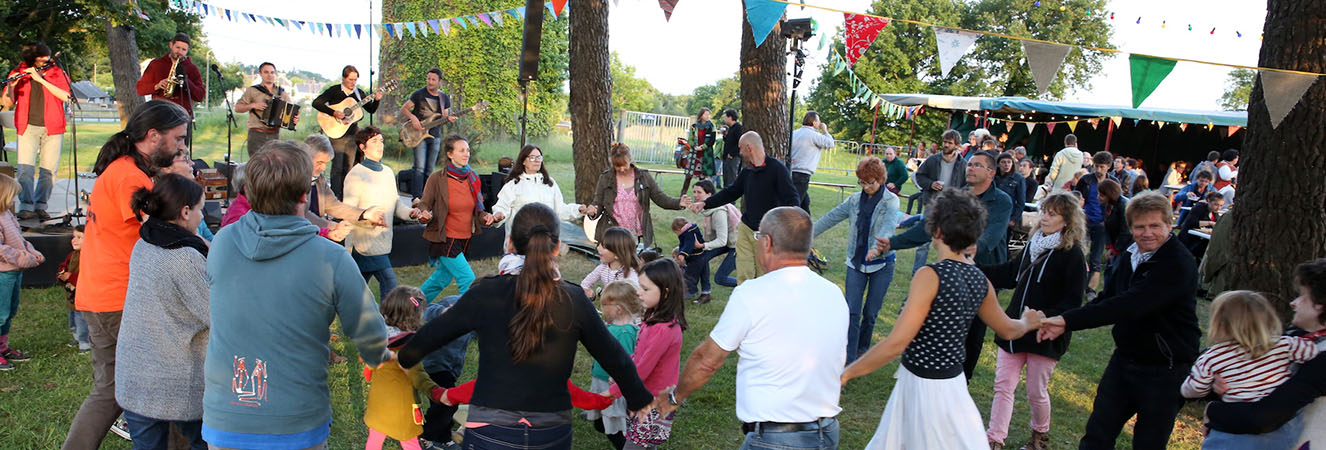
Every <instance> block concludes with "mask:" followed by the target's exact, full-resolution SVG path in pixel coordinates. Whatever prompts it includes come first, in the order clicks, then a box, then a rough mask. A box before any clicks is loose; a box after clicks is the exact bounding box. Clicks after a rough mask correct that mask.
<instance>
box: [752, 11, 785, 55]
mask: <svg viewBox="0 0 1326 450" xmlns="http://www.w3.org/2000/svg"><path fill="white" fill-rule="evenodd" d="M784 9H787V4H785V3H778V2H775V1H773V0H746V21H747V22H749V23H750V31H751V36H754V37H755V46H756V47H759V46H760V44H763V43H764V40H765V38H768V37H769V33H770V32H772V31H773V29H774V26H775V25H778V19H781V18H782V17H783V10H784Z"/></svg>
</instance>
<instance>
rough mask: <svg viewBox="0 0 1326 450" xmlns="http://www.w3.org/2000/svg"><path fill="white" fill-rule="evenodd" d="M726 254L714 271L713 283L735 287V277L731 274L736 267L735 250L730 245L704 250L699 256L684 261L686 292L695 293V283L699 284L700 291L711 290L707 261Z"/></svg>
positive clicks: (706, 291)
mask: <svg viewBox="0 0 1326 450" xmlns="http://www.w3.org/2000/svg"><path fill="white" fill-rule="evenodd" d="M723 254H726V255H727V257H725V258H723V262H721V263H719V264H718V271H717V272H714V283H718V285H719V286H727V287H737V279H736V278H735V277H733V276H732V272H733V271H734V270H736V269H737V251H736V249H734V248H731V247H722V248H716V249H713V250H705V251H704V253H701V254H700V255H699V256H695V257H692V258H691V259H690V260H689V261H687V262H686V293H687V294H688V295H694V294H696V292H695V289H696V285H697V284H699V288H700V292H703V293H706V294H707V293H709V292H710V291H712V290H713V285H711V284H709V261H710V260H711V259H713V258H715V257H718V256H719V255H723Z"/></svg>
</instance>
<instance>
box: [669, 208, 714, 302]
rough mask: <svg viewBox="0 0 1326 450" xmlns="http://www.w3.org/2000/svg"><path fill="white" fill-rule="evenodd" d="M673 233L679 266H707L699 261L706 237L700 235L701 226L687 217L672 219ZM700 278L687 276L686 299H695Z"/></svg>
mask: <svg viewBox="0 0 1326 450" xmlns="http://www.w3.org/2000/svg"><path fill="white" fill-rule="evenodd" d="M672 232H673V233H676V234H677V241H678V243H677V250H676V251H675V253H674V256H675V257H676V259H678V261H677V264H678V265H681V266H682V267H686V266H687V265H690V264H692V263H695V264H705V263H708V261H707V260H706V261H698V259H699V257H700V256H701V255H704V235H702V234H700V226H699V225H696V224H694V223H691V221H689V220H686V218H685V217H678V218H676V219H672ZM699 281H700V280H699V278H698V277H696V276H692V275H690V272H689V271H688V272H687V276H686V297H687V298H690V297H695V296H697V295H699V294H700V292H699V286H698V284H699Z"/></svg>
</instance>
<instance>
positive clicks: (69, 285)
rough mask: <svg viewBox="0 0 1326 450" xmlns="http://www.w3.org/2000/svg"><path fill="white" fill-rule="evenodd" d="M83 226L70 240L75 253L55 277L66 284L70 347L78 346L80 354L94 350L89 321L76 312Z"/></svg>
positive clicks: (70, 255) (75, 230)
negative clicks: (75, 300) (70, 336)
mask: <svg viewBox="0 0 1326 450" xmlns="http://www.w3.org/2000/svg"><path fill="white" fill-rule="evenodd" d="M83 229H84V228H83V225H79V226H76V227H74V233H73V236H72V237H71V238H70V240H69V246H70V247H71V248H73V251H71V252H69V256H66V257H65V258H64V262H62V263H60V268H59V272H57V273H56V275H55V277H56V278H59V279H60V281H63V282H64V291H65V294H66V295H65V297H66V298H65V300H67V301H68V303H67V304H66V305H65V306H66V307H68V308H69V331H70V332H73V333H74V341H73V342H70V343H69V346H70V347H74V346H77V347H78V352H79V353H87V352H89V351H91V350H92V341H90V340H88V335H87V321H86V320H83V313H81V312H78V311H76V310H74V290H75V289H77V288H78V261H79V254H80V253H82V251H83Z"/></svg>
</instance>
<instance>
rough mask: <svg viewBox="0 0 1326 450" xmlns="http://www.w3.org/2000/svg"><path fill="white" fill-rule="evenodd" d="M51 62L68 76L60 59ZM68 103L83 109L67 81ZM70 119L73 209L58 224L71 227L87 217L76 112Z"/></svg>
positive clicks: (74, 107) (77, 108) (76, 108)
mask: <svg viewBox="0 0 1326 450" xmlns="http://www.w3.org/2000/svg"><path fill="white" fill-rule="evenodd" d="M59 55H60V54H59V53H56V54H55V56H57V57H58V56H59ZM51 64H55V67H57V68H59V69H60V71H61V72H64V73H65V78H66V79H68V78H69V72H67V71H65V70H64V65H63V64H60V60H59V59H58V58H55V57H52V58H51ZM69 103H70V104H71V105H72V108H71V110H72V111H82V110H83V104H82V103H79V102H78V96H77V95H74V85H73V83H69ZM70 119H71V120H70V121H69V132H70V134H71V135H72V137H73V141H74V151H73V152H72V153H73V154H74V209H73V210H72V211H69V212H68V213H66V214H65V215H64V219H63V220H62V221H61V222H60V226H61V227H72V226H73V223H74V219H81V218H84V217H87V216H86V215H85V214H83V203H82V194H83V192H82V190H80V189H79V186H78V120H77V119H78V117H77V114H76V113H75V114H70ZM51 176H55V174H51Z"/></svg>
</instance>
